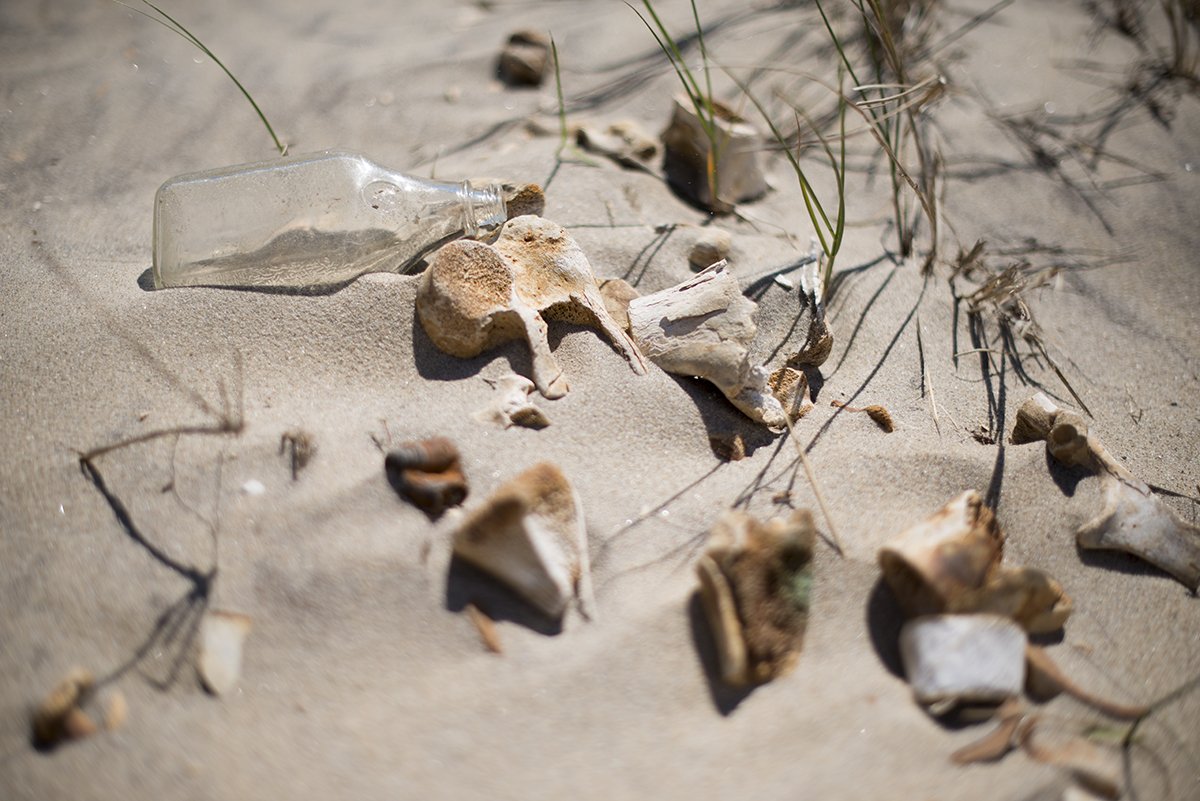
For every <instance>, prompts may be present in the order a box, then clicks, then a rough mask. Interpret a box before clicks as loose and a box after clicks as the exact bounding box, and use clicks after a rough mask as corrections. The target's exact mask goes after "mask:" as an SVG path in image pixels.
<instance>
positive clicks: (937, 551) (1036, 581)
mask: <svg viewBox="0 0 1200 801" xmlns="http://www.w3.org/2000/svg"><path fill="white" fill-rule="evenodd" d="M1003 545H1004V536H1003V534H1002V533H1001V532H1000V527H999V526H998V525H997V523H996V520H995V517H994V516H993V514H992V512H991V510H990V509H988V508H987V507H986V506H985V505H984V504H983V498H981V497H980V495H979V493H978V492H976V491H975V490H968V491H966V492H964V493H963V494H961V495H959V496H958V497H957V498H955V499H953V500H951V501H950V502H949V503H947V504H946V505H945V506H943V507H942V508H941V509H940V510H938V511H937V512H935V513H934V514H933V515H932V516H930V517H929V518H927V519H925V520H923V521H921V522H920V523H918V524H916V525H914V526H912V527H910V528H908V529H906V530H905V531H903V532H901V533H900V534H899V535H898V536H897V537H895V538H894V539H892V540H891V541H890V542H888V543H887V544H886V545H884V547H883V548H881V549H880V551H879V565H880V567H881V569H882V571H883V577H884V580H885V581H887V583H888V586H890V587H891V589H892V592H893V594H895V596H896V598H897V600H898V601H899V602H900V605H901V606H902V607H903V608H904V610H905V612H906V613H907V614H909V615H929V614H939V613H943V612H947V613H951V612H952V613H972V612H986V613H990V614H999V615H1004V616H1006V617H1009V618H1012V619H1013V620H1015V621H1016V622H1017V623H1019V624H1020V625H1021V626H1022V627H1023V628H1024V629H1025V630H1026V631H1028V632H1031V633H1048V632H1052V631H1058V630H1059V629H1060V628H1062V625H1063V623H1065V622H1066V620H1067V617H1068V616H1069V615H1070V614H1071V609H1072V603H1071V599H1070V598H1069V597H1068V596H1067V594H1066V593H1065V592H1064V591H1063V588H1062V585H1060V584H1059V583H1058V582H1057V581H1055V580H1054V578H1053V577H1051V576H1049V575H1047V574H1045V573H1043V572H1042V571H1040V570H1035V569H1032V568H1024V567H1003V566H1001V564H1000V562H1001V559H1002V557H1003Z"/></svg>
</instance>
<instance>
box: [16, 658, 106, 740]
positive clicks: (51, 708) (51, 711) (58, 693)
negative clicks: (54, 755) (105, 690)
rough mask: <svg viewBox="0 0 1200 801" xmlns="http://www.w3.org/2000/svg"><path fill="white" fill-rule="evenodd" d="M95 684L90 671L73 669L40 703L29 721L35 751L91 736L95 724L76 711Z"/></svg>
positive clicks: (82, 713) (78, 710)
mask: <svg viewBox="0 0 1200 801" xmlns="http://www.w3.org/2000/svg"><path fill="white" fill-rule="evenodd" d="M95 683H96V680H95V678H94V677H93V676H92V674H91V672H90V671H87V670H84V669H83V668H74V669H72V670H71V671H70V672H68V673H67V675H66V677H64V678H63V679H62V681H60V682H59V683H58V684H57V685H56V686H55V688H54V689H53V690H51V691H50V694H49V695H47V696H46V697H45V698H44V699H42V702H41V703H40V704H38V706H37V709H35V710H34V712H33V720H32V724H33V740H34V742H35V743H36V744H37V745H38V746H39V747H42V748H50V747H53V746H55V745H58V744H59V743H60V742H62V741H63V740H66V739H78V738H80V737H86V736H87V735H89V734H92V733H94V732H95V730H96V727H95V724H94V723H92V721H91V719H90V718H89V717H88V716H87V713H85V712H84V711H83V710H82V709H80V708H79V705H80V703H81V702H82V701H83V697H84V695H85V694H86V693H88V692H89V691H90V690H91V689H92V687H93V686H94V685H95Z"/></svg>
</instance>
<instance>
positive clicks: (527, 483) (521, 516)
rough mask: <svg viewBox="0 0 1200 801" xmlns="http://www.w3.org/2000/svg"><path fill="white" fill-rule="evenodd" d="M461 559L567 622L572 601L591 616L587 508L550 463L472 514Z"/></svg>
mask: <svg viewBox="0 0 1200 801" xmlns="http://www.w3.org/2000/svg"><path fill="white" fill-rule="evenodd" d="M454 553H455V555H457V556H458V557H460V558H462V559H465V560H466V561H468V562H470V563H471V564H473V565H475V566H476V567H478V568H480V569H481V570H484V571H486V572H487V573H490V574H491V575H493V576H495V577H496V578H497V579H499V580H500V581H502V582H504V583H505V584H507V585H508V586H509V587H511V588H512V589H513V590H514V591H516V592H517V594H519V595H520V596H522V597H523V598H525V599H526V600H527V601H529V602H530V603H531V604H533V605H534V606H535V607H537V608H538V609H539V610H541V611H542V612H543V613H545V614H546V615H547V616H549V617H551V618H554V619H560V618H562V616H563V614H564V613H565V612H566V609H567V606H568V604H569V603H570V602H571V601H572V599H575V598H578V599H579V603H580V608H581V611H582V612H583V613H584V614H585V615H587V616H590V615H591V611H592V609H591V606H592V597H591V569H590V567H589V563H588V550H587V531H586V529H585V528H584V519H583V505H582V503H581V502H580V500H579V496H578V495H577V494H576V493H575V489H574V488H573V487H572V486H571V484H570V482H568V481H567V479H566V476H564V475H563V474H562V471H561V470H559V468H558V467H557V466H556V465H554V464H551V463H550V462H543V463H541V464H538V465H534V466H533V467H531V468H529V469H528V470H526V471H525V472H523V473H521V474H520V475H518V476H516V477H515V478H513V479H512V480H510V481H509V482H507V483H506V484H504V485H503V486H501V487H500V488H499V489H498V490H496V492H495V493H494V494H493V495H492V496H491V497H489V498H488V499H487V500H486V501H485V502H484V504H483V505H482V506H480V507H479V508H477V509H475V510H474V511H472V512H471V513H470V514H469V516H468V517H467V519H466V520H465V521H464V522H463V524H462V526H461V527H460V528H459V529H458V531H456V532H455V534H454Z"/></svg>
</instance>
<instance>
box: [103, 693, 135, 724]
mask: <svg viewBox="0 0 1200 801" xmlns="http://www.w3.org/2000/svg"><path fill="white" fill-rule="evenodd" d="M128 719H129V702H128V701H126V700H125V694H124V693H123V692H121V691H120V690H114V691H113V694H112V695H110V696H109V697H108V705H107V706H106V707H105V709H104V728H106V729H108V730H109V731H115V730H116V729H119V728H121V727H122V726H124V725H125V721H126V720H128Z"/></svg>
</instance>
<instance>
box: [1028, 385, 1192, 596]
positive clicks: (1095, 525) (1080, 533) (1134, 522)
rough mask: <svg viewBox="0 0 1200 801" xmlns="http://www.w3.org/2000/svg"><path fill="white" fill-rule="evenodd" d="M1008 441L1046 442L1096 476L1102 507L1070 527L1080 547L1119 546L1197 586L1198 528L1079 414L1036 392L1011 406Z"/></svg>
mask: <svg viewBox="0 0 1200 801" xmlns="http://www.w3.org/2000/svg"><path fill="white" fill-rule="evenodd" d="M1012 439H1013V442H1016V443H1020V442H1032V441H1035V440H1039V439H1044V440H1045V441H1046V450H1047V451H1048V452H1049V453H1050V455H1051V456H1053V457H1054V458H1055V459H1057V460H1058V461H1060V462H1064V463H1065V464H1068V465H1072V466H1082V467H1088V468H1090V469H1092V470H1094V471H1095V472H1096V473H1098V474H1099V476H1100V482H1101V489H1102V491H1103V493H1104V507H1103V508H1102V509H1101V511H1100V514H1099V515H1097V516H1096V517H1095V518H1093V519H1092V520H1090V521H1089V522H1087V523H1085V524H1084V525H1083V526H1080V528H1079V529H1078V530H1077V531H1076V532H1075V540H1076V542H1078V543H1079V547H1080V548H1086V549H1097V550H1114V551H1125V552H1126V553H1131V554H1133V555H1135V556H1138V557H1141V558H1142V559H1145V560H1146V561H1147V562H1149V563H1150V564H1152V565H1155V566H1156V567H1159V568H1161V569H1163V570H1165V571H1166V572H1167V573H1170V574H1171V575H1172V576H1174V577H1175V578H1177V579H1179V580H1180V581H1181V582H1183V584H1184V585H1186V586H1187V587H1188V589H1190V590H1191V591H1192V592H1196V591H1197V589H1198V588H1200V528H1197V527H1196V526H1194V525H1191V524H1189V523H1185V522H1183V521H1182V520H1180V519H1179V517H1178V516H1176V514H1175V512H1174V511H1172V510H1171V508H1170V507H1168V506H1167V505H1165V504H1164V503H1163V502H1162V501H1161V500H1159V498H1158V497H1157V496H1156V495H1154V493H1153V492H1152V491H1151V490H1150V487H1149V485H1147V484H1146V483H1145V482H1143V481H1140V480H1138V478H1137V477H1136V476H1134V475H1133V474H1132V473H1130V472H1129V471H1128V470H1127V469H1125V467H1124V466H1123V465H1121V463H1120V462H1118V461H1117V460H1116V459H1114V458H1113V457H1112V455H1111V454H1110V453H1109V452H1108V450H1107V449H1106V448H1105V447H1104V444H1103V443H1102V442H1100V440H1099V439H1098V438H1097V437H1096V435H1095V434H1092V433H1090V432H1089V431H1088V430H1087V425H1086V424H1085V423H1084V422H1083V419H1082V418H1081V417H1079V415H1077V414H1075V413H1074V412H1071V411H1070V410H1067V409H1060V408H1059V407H1058V406H1057V405H1056V404H1055V403H1054V402H1053V401H1052V400H1050V399H1049V398H1048V397H1046V396H1045V395H1044V394H1042V393H1040V392H1039V393H1037V394H1036V395H1034V396H1033V397H1032V398H1030V399H1029V400H1027V401H1025V403H1023V404H1021V408H1020V409H1019V410H1017V423H1016V426H1015V428H1014V429H1013V437H1012Z"/></svg>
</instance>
